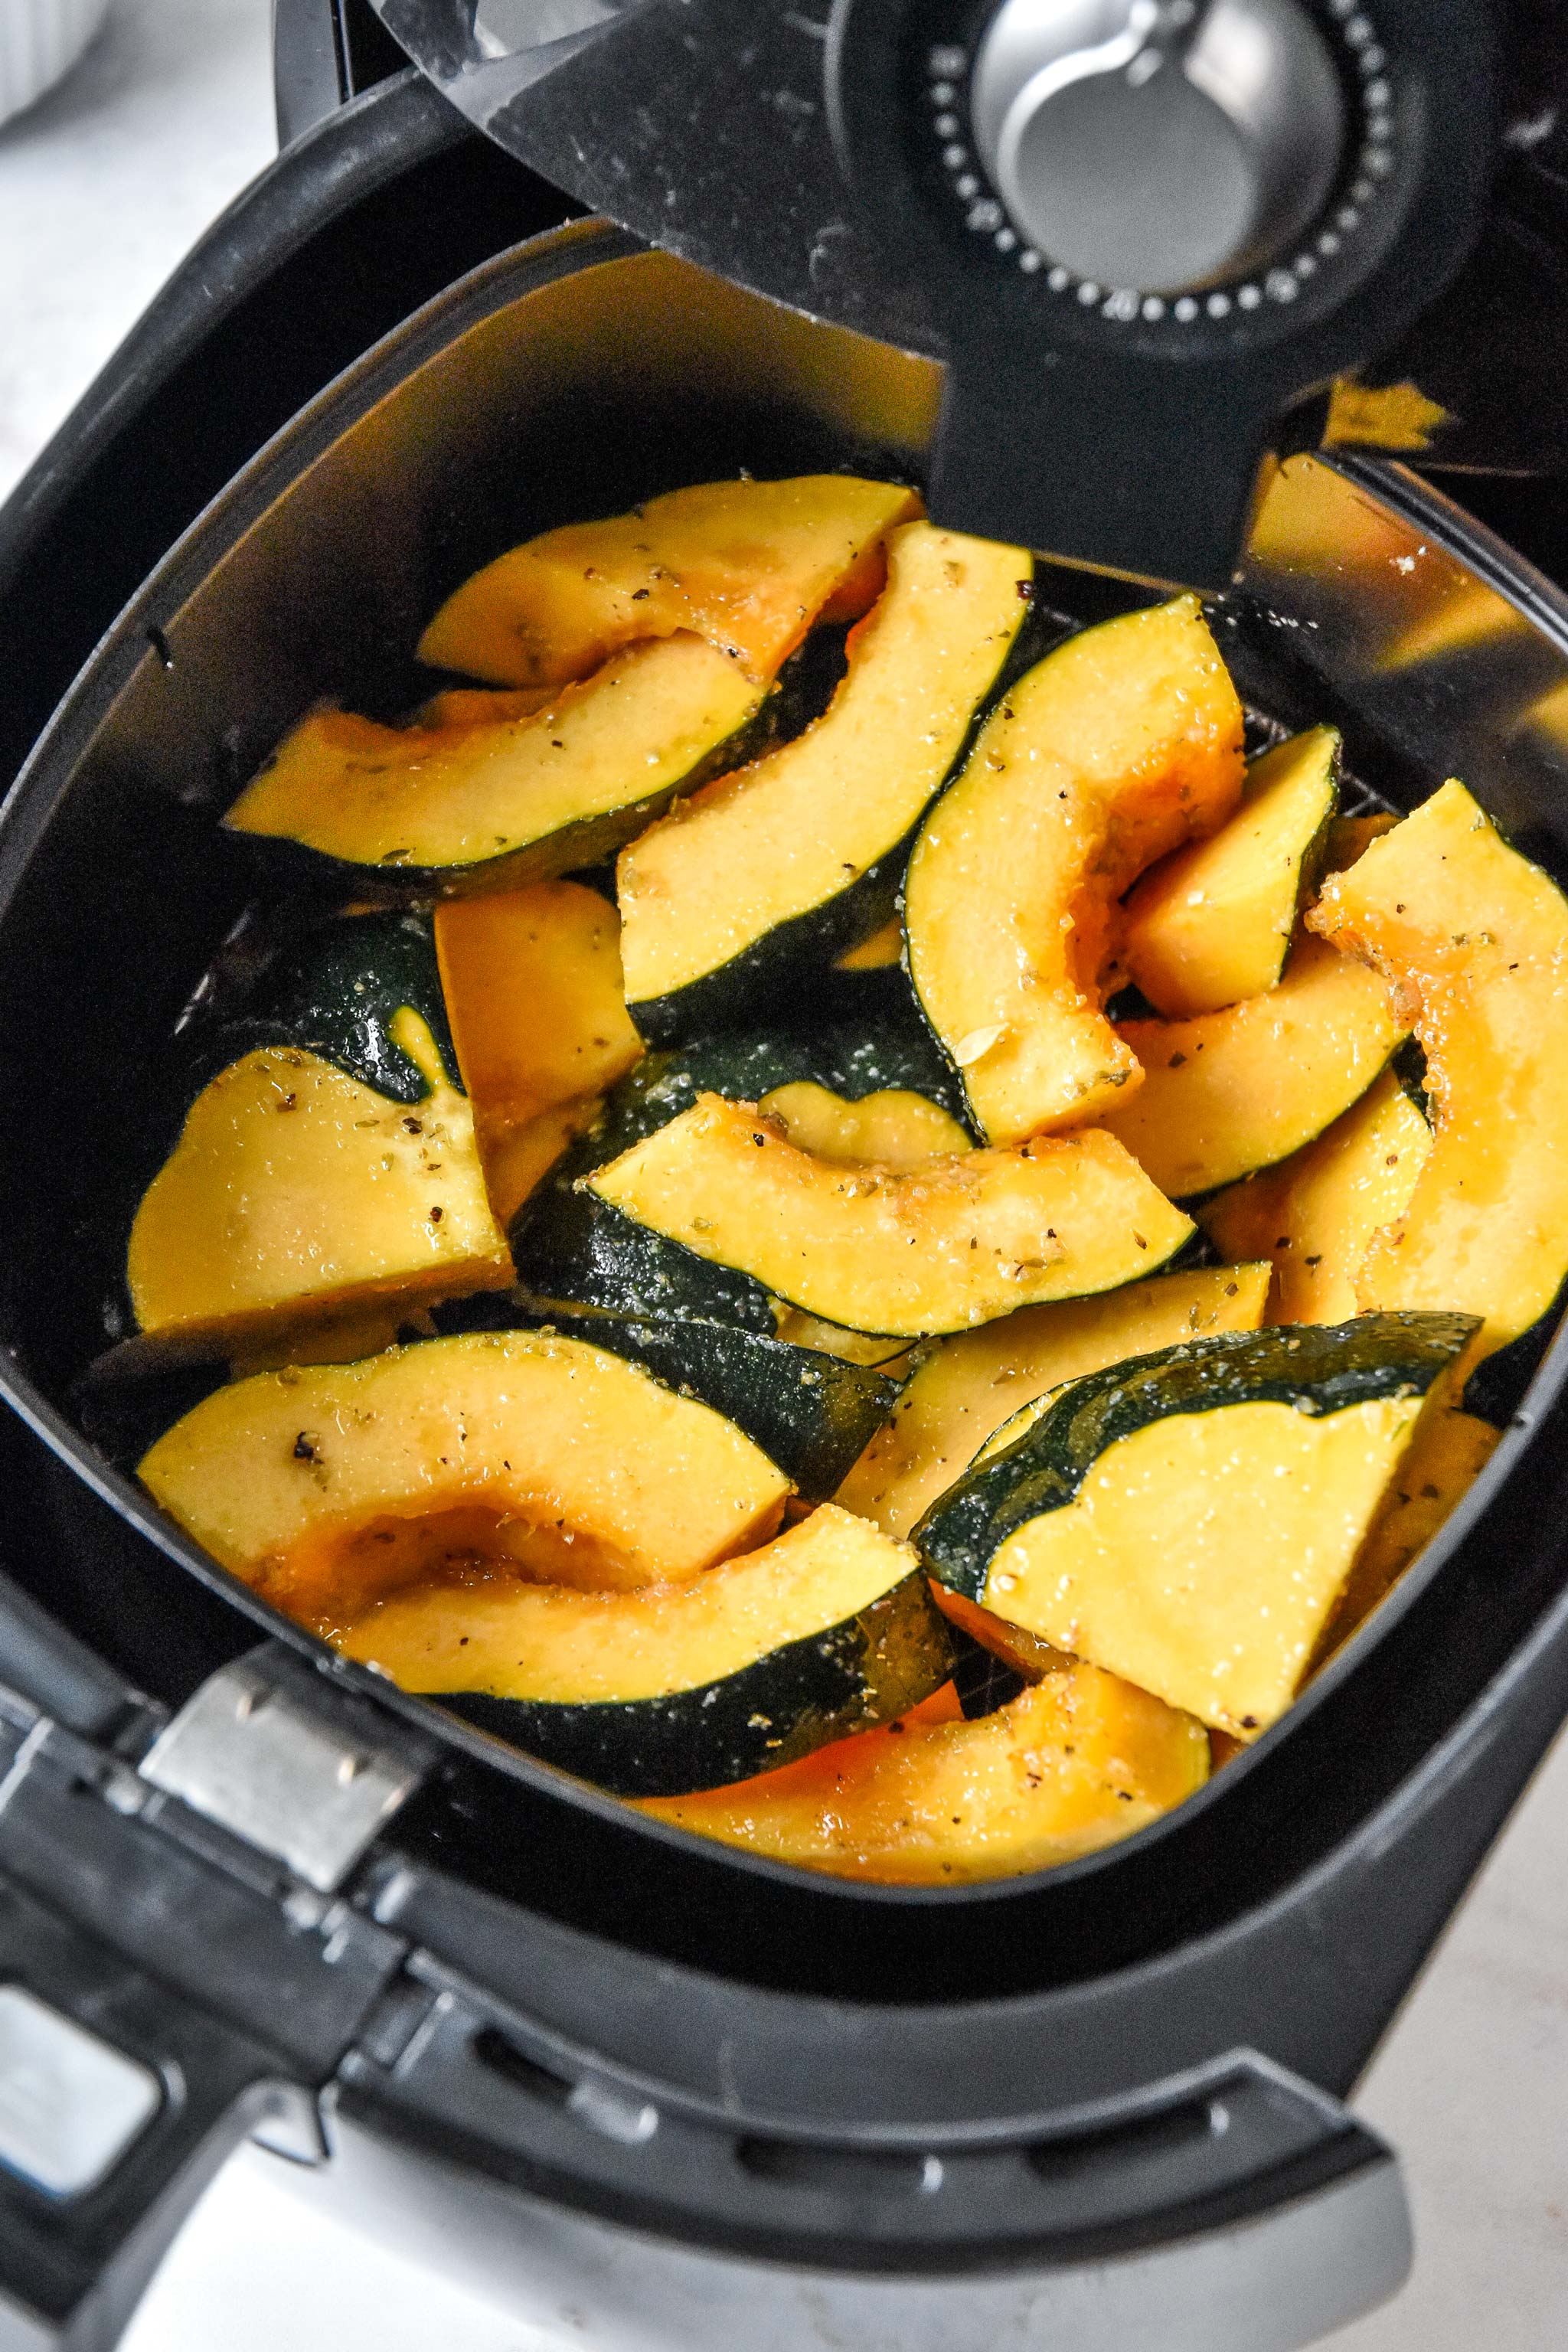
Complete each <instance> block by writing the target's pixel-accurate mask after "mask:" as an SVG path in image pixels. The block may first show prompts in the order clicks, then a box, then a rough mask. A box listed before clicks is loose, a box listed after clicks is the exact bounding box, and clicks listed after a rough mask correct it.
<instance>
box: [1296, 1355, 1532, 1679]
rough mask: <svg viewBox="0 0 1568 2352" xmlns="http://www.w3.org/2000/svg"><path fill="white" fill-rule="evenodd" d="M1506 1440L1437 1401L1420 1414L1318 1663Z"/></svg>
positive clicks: (1408, 1563) (1346, 1636)
mask: <svg viewBox="0 0 1568 2352" xmlns="http://www.w3.org/2000/svg"><path fill="white" fill-rule="evenodd" d="M1501 1442H1502V1432H1501V1430H1500V1429H1494V1428H1493V1427H1492V1425H1491V1423H1490V1422H1489V1421H1479V1420H1478V1419H1477V1418H1476V1416H1475V1414H1473V1413H1468V1412H1455V1411H1452V1410H1450V1409H1447V1408H1446V1407H1445V1406H1444V1405H1443V1404H1442V1403H1440V1402H1436V1403H1435V1404H1434V1406H1433V1408H1432V1410H1431V1411H1430V1412H1426V1413H1424V1414H1423V1415H1422V1418H1421V1423H1420V1426H1419V1427H1418V1428H1417V1430H1416V1432H1415V1437H1414V1439H1413V1440H1412V1441H1411V1445H1410V1450H1409V1452H1408V1453H1407V1454H1405V1459H1404V1461H1403V1462H1402V1463H1401V1464H1400V1465H1399V1467H1398V1469H1397V1470H1396V1471H1395V1472H1394V1478H1393V1482H1392V1483H1391V1485H1390V1486H1389V1489H1388V1492H1387V1493H1386V1494H1385V1495H1384V1498H1383V1503H1382V1507H1380V1509H1379V1511H1378V1514H1377V1517H1376V1518H1375V1519H1373V1523H1372V1526H1371V1527H1370V1528H1368V1530H1367V1535H1366V1540H1365V1542H1364V1543H1363V1545H1362V1548H1361V1549H1360V1551H1358V1552H1357V1554H1356V1557H1355V1565H1354V1567H1353V1568H1352V1570H1351V1572H1350V1575H1349V1577H1348V1578H1347V1580H1346V1582H1345V1588H1344V1591H1342V1593H1341V1595H1340V1597H1339V1601H1338V1602H1337V1604H1336V1605H1335V1608H1334V1612H1333V1615H1332V1616H1331V1618H1330V1619H1329V1622H1328V1623H1327V1625H1326V1626H1325V1627H1324V1629H1323V1634H1322V1638H1321V1641H1320V1643H1319V1645H1318V1651H1317V1654H1316V1656H1315V1657H1314V1659H1313V1661H1312V1664H1313V1668H1314V1669H1316V1668H1317V1667H1318V1666H1320V1665H1321V1664H1324V1663H1325V1662H1326V1660H1327V1659H1329V1658H1330V1657H1331V1656H1332V1655H1333V1654H1334V1652H1335V1651H1336V1650H1340V1649H1342V1648H1343V1647H1344V1644H1345V1643H1347V1642H1348V1641H1349V1640H1350V1637H1351V1635H1352V1633H1355V1632H1356V1630H1357V1629H1358V1627H1360V1626H1361V1625H1362V1624H1363V1623H1364V1622H1365V1621H1366V1619H1367V1618H1368V1617H1370V1616H1371V1614H1372V1612H1373V1610H1374V1609H1375V1608H1376V1607H1377V1605H1378V1603H1379V1601H1383V1600H1384V1599H1385V1598H1386V1597H1387V1595H1388V1594H1389V1593H1390V1592H1392V1591H1393V1590H1394V1586H1395V1585H1396V1584H1397V1583H1398V1581H1399V1580H1400V1578H1401V1577H1402V1576H1403V1575H1404V1573H1405V1570H1406V1569H1407V1568H1410V1567H1413V1566H1414V1565H1415V1561H1416V1560H1417V1559H1419V1558H1420V1556H1421V1554H1422V1553H1423V1552H1424V1551H1425V1550H1426V1547H1427V1545H1428V1544H1429V1543H1430V1542H1431V1540H1432V1538H1433V1537H1434V1536H1435V1535H1436V1533H1437V1531H1438V1529H1439V1528H1441V1527H1442V1526H1443V1525H1444V1523H1445V1522H1446V1521H1447V1519H1448V1518H1449V1517H1450V1516H1451V1515H1452V1514H1453V1513H1454V1512H1455V1511H1456V1510H1458V1507H1459V1505H1460V1504H1461V1503H1462V1502H1463V1501H1464V1499H1465V1496H1467V1495H1468V1493H1469V1491H1470V1488H1471V1487H1472V1486H1474V1485H1475V1483H1476V1480H1477V1479H1478V1478H1479V1476H1480V1475H1481V1472H1482V1471H1483V1470H1484V1469H1485V1468H1486V1466H1487V1464H1488V1463H1489V1461H1490V1460H1491V1458H1492V1455H1493V1454H1495V1453H1496V1452H1497V1449H1498V1447H1499V1445H1500V1444H1501Z"/></svg>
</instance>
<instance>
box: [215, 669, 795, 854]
mask: <svg viewBox="0 0 1568 2352" xmlns="http://www.w3.org/2000/svg"><path fill="white" fill-rule="evenodd" d="M761 700H762V689H761V688H759V687H758V686H757V685H756V684H755V682H754V681H753V680H752V679H751V678H750V677H748V676H747V675H746V673H745V672H744V671H743V670H742V668H741V667H740V665H739V664H738V663H735V662H731V661H727V660H726V659H725V658H724V656H723V655H722V654H719V653H715V651H714V650H713V648H712V646H710V645H709V644H708V643H707V642H706V640H705V639H703V638H701V637H698V636H692V635H680V636H671V637H666V638H662V639H658V640H656V641H654V642H652V643H649V644H644V645H635V646H628V647H626V648H624V649H623V650H622V651H621V652H619V653H617V654H616V656H614V658H613V659H612V660H610V661H609V662H607V663H606V664H605V667H604V668H603V669H601V670H599V671H597V672H596V673H595V676H594V677H591V678H588V679H587V680H586V681H585V682H584V684H582V685H581V686H571V687H564V688H562V690H561V692H560V693H559V694H558V695H555V696H554V697H552V699H551V701H550V702H549V703H548V704H547V705H546V707H545V708H544V709H542V710H537V711H534V712H532V713H531V714H529V715H526V716H524V717H521V718H513V719H495V720H491V721H489V722H488V723H476V724H469V723H465V724H461V725H458V726H451V725H448V726H447V727H444V728H439V729H430V728H422V727H412V728H402V727H379V726H376V725H374V722H373V721H371V720H369V719H356V718H353V717H349V716H347V715H346V714H344V713H343V712H341V711H333V710H318V711H313V712H312V713H311V714H310V717H309V718H307V719H302V720H301V721H300V725H299V726H298V727H297V728H295V730H294V731H293V733H292V734H291V735H289V736H288V737H286V738H285V740H284V741H283V742H282V743H280V744H279V748H278V750H277V751H276V752H275V753H274V755H273V758H272V761H271V764H270V765H269V766H268V767H266V768H264V769H263V770H262V772H261V773H260V775H258V777H257V778H256V780H255V782H253V783H251V784H248V785H247V787H246V789H245V791H244V792H243V793H241V794H240V796H239V798H238V800H237V802H236V803H235V804H234V806H233V807H232V808H231V809H230V811H229V813H228V814H227V816H226V817H225V819H224V823H225V824H226V826H227V827H228V828H229V829H230V831H232V832H236V833H245V834H258V835H267V836H268V837H269V838H274V839H279V840H284V841H291V842H298V843H300V844H301V845H303V846H304V847H305V848H307V849H313V850H317V851H319V852H320V853H321V854H322V855H323V856H328V857H335V858H341V859H342V860H343V861H345V862H346V863H348V864H350V865H353V866H364V867H368V868H374V869H375V870H376V871H377V872H378V873H383V874H385V873H392V874H395V873H396V872H397V871H398V870H399V869H400V868H404V867H409V868H415V869H420V868H424V869H429V868H436V869H439V870H440V871H441V872H442V874H443V877H445V878H446V879H447V880H448V881H450V882H451V883H453V884H461V883H463V882H464V881H465V880H467V881H468V882H472V881H475V880H478V881H479V883H480V884H484V883H488V882H491V881H493V880H494V879H495V878H496V875H495V872H494V870H492V869H494V868H496V867H497V866H498V864H500V863H501V862H504V869H505V872H506V874H507V875H508V877H510V878H512V879H516V880H526V879H529V878H531V877H533V876H534V875H550V874H553V873H557V872H559V871H561V869H562V867H563V865H574V864H575V865H581V864H582V863H584V859H585V858H586V857H588V856H602V855H603V854H604V852H605V849H606V848H615V847H616V846H617V845H618V844H619V843H620V842H622V841H624V840H625V839H626V834H627V832H628V831H630V830H632V829H634V828H635V826H636V825H637V824H639V823H640V822H642V818H641V817H640V815H637V814H633V815H631V816H630V817H627V816H626V814H625V813H626V812H627V811H631V812H639V811H641V810H643V809H644V807H645V805H646V803H647V802H649V801H653V800H657V799H658V797H659V795H660V794H662V793H673V792H678V791H679V790H681V789H682V788H683V787H684V786H685V785H687V784H688V783H689V782H695V781H696V780H697V777H698V776H699V775H700V773H701V772H702V771H703V767H704V764H705V763H706V762H707V761H709V759H710V755H711V754H712V753H713V752H714V751H717V750H718V748H719V747H720V746H721V744H724V743H727V742H728V741H729V740H730V738H731V736H732V735H734V734H735V733H736V732H737V730H739V729H740V728H742V726H744V724H745V722H746V720H747V719H750V718H751V717H752V713H753V712H754V711H755V710H756V709H757V707H758V705H759V703H760V702H761ZM617 824H619V828H620V829H619V830H618V831H617V830H616V826H617Z"/></svg>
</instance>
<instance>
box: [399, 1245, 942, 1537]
mask: <svg viewBox="0 0 1568 2352" xmlns="http://www.w3.org/2000/svg"><path fill="white" fill-rule="evenodd" d="M435 1319H436V1322H437V1327H438V1328H440V1329H441V1330H443V1331H448V1330H464V1331H473V1330H489V1331H494V1330H519V1329H521V1330H556V1331H560V1332H562V1333H563V1335H564V1336H565V1337H566V1338H567V1339H585V1340H587V1341H588V1342H589V1343H590V1344H591V1345H592V1346H594V1347H595V1348H607V1349H609V1350H610V1351H611V1353H612V1354H614V1355H617V1356H624V1357H626V1359H627V1360H628V1361H630V1362H632V1363H634V1364H640V1365H641V1366H642V1367H643V1369H644V1370H646V1371H648V1372H651V1373H652V1374H653V1376H654V1378H655V1379H656V1380H658V1381H663V1382H664V1383H665V1385H666V1386H667V1387H668V1388H672V1389H675V1390H677V1391H679V1394H681V1395H682V1396H689V1397H696V1398H697V1399H698V1400H699V1401H700V1402H701V1403H703V1404H707V1405H711V1406H712V1408H713V1410H714V1412H721V1413H722V1414H723V1415H724V1417H725V1419H726V1420H727V1421H732V1422H733V1423H734V1424H735V1426H736V1428H737V1429H741V1430H743V1431H744V1432H745V1433H746V1435H747V1436H748V1437H749V1438H751V1440H752V1443H753V1444H757V1445H760V1446H761V1447H762V1449H763V1453H764V1454H766V1455H767V1457H768V1459H769V1461H770V1462H776V1463H777V1465H778V1466H779V1468H780V1469H781V1470H782V1471H784V1473H785V1475H787V1476H788V1477H790V1478H793V1479H794V1481H795V1486H796V1487H797V1489H798V1490H799V1492H800V1493H801V1494H802V1495H803V1496H805V1500H806V1501H807V1502H809V1503H820V1502H826V1499H827V1498H828V1496H830V1495H832V1494H833V1493H834V1492H835V1491H836V1490H837V1487H838V1486H839V1485H840V1484H841V1482H842V1481H843V1479H844V1478H845V1476H846V1475H847V1473H848V1470H849V1468H850V1465H851V1464H853V1463H854V1462H856V1461H857V1460H858V1457H859V1455H860V1454H861V1453H862V1452H863V1451H864V1450H865V1448H866V1446H867V1445H868V1443H869V1442H870V1439H871V1436H872V1433H874V1432H875V1431H876V1430H878V1429H879V1428H880V1426H881V1424H882V1423H883V1422H884V1421H886V1419H887V1417H888V1415H889V1412H891V1411H892V1409H893V1406H894V1404H895V1402H897V1400H898V1394H899V1385H900V1384H899V1382H898V1381H889V1380H885V1379H884V1378H883V1376H882V1375H881V1373H879V1372H876V1371H873V1370H870V1369H869V1368H868V1366H866V1365H863V1364H847V1363H843V1362H841V1361H840V1360H839V1359H838V1358H837V1357H836V1356H825V1355H822V1354H820V1353H819V1352H818V1351H817V1350H816V1349H814V1348H796V1347H792V1346H790V1345H789V1344H788V1343H787V1342H786V1341H784V1340H783V1339H771V1338H768V1337H765V1336H764V1335H763V1333H761V1332H758V1331H746V1330H738V1329H735V1328H733V1327H731V1326H727V1325H724V1324H721V1323H710V1322H699V1321H695V1320H686V1319H674V1318H671V1319H668V1320H665V1321H660V1322H650V1321H648V1320H647V1319H646V1318H642V1319H638V1318H632V1317H628V1316H621V1315H616V1314H612V1313H608V1312H605V1311H603V1310H601V1311H597V1312H595V1310H594V1309H593V1308H584V1307H582V1306H580V1305H572V1304H569V1303H565V1304H563V1302H561V1301H558V1300H549V1299H539V1298H529V1297H523V1296H521V1295H520V1294H519V1293H517V1292H515V1291H502V1292H490V1293H481V1294H480V1295H479V1296H478V1297H472V1298H465V1299H455V1300H454V1301H453V1302H452V1303H451V1305H450V1306H449V1307H438V1308H437V1310H436V1318H435Z"/></svg>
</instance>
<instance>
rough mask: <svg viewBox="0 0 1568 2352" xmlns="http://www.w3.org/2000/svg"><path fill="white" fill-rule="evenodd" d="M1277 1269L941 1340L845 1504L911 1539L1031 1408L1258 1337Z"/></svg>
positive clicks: (1243, 1271)
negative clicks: (1104, 1372)
mask: <svg viewBox="0 0 1568 2352" xmlns="http://www.w3.org/2000/svg"><path fill="white" fill-rule="evenodd" d="M1269 1273H1270V1269H1269V1267H1268V1265H1226V1266H1205V1267H1203V1268H1201V1269H1199V1270H1197V1271H1195V1272H1194V1273H1191V1274H1163V1275H1157V1276H1154V1278H1153V1279H1152V1281H1149V1282H1132V1283H1129V1284H1128V1286H1127V1287H1126V1288H1125V1289H1124V1290H1112V1291H1108V1292H1106V1293H1105V1294H1103V1295H1102V1296H1101V1297H1098V1298H1073V1299H1064V1300H1062V1301H1061V1302H1060V1303H1059V1304H1058V1305H1057V1306H1054V1307H1022V1308H1020V1310H1019V1311H1018V1313H1017V1314H1016V1315H1009V1316H1006V1317H1005V1318H1003V1320H1001V1321H1000V1322H996V1323H987V1324H985V1325H984V1327H983V1328H981V1329H980V1330H978V1331H963V1332H960V1333H959V1334H958V1335H957V1336H956V1337H955V1338H953V1339H943V1340H941V1341H940V1342H939V1343H938V1344H937V1345H936V1346H935V1347H933V1348H932V1349H931V1351H930V1353H929V1354H928V1355H926V1356H925V1358H924V1360H922V1361H921V1363H920V1364H919V1365H918V1366H917V1367H916V1370H914V1372H913V1373H912V1375H911V1376H910V1380H909V1381H908V1382H907V1384H906V1386H905V1388H904V1391H903V1394H902V1395H901V1396H900V1399H899V1402H898V1403H897V1405H896V1406H895V1407H894V1409H893V1412H892V1413H891V1415H890V1416H889V1419H888V1420H887V1421H886V1422H885V1423H883V1425H882V1427H881V1428H880V1429H879V1430H878V1432H877V1433H876V1435H875V1436H874V1437H873V1438H872V1440H871V1442H870V1444H868V1446H867V1448H866V1451H865V1453H864V1454H862V1455H861V1456H860V1459H859V1460H858V1462H857V1463H856V1465H855V1466H854V1468H853V1469H852V1470H851V1471H850V1473H849V1475H848V1476H847V1478H846V1479H845V1481H844V1484H843V1486H841V1487H840V1488H839V1490H838V1497H837V1499H838V1500H839V1502H841V1503H842V1504H843V1505H844V1507H845V1508H846V1509H847V1510H851V1511H858V1512H859V1513H860V1515H861V1517H863V1518H868V1519H870V1520H872V1521H874V1522H875V1524H876V1525H877V1526H878V1527H879V1528H882V1529H883V1530H884V1531H885V1532H886V1533H887V1534H888V1535H890V1536H907V1535H908V1534H909V1532H910V1528H912V1527H913V1526H914V1524H915V1522H916V1520H917V1519H919V1518H920V1517H921V1515H922V1513H924V1512H925V1511H927V1510H929V1509H930V1507H931V1505H932V1504H933V1503H934V1502H935V1501H936V1499H937V1497H938V1496H940V1495H942V1494H943V1493H945V1491H946V1490H947V1488H948V1487H949V1486H952V1483H953V1481H954V1479H955V1478H957V1476H958V1475H959V1474H960V1472H961V1471H963V1469H964V1468H965V1467H966V1466H967V1465H968V1464H970V1463H971V1462H973V1459H974V1456H975V1454H977V1453H978V1452H979V1450H980V1448H981V1447H982V1446H983V1445H984V1443H985V1441H986V1439H987V1438H989V1437H990V1436H992V1435H993V1434H994V1432H995V1431H997V1430H999V1429H1000V1428H1001V1427H1002V1425H1003V1423H1005V1422H1006V1421H1008V1420H1009V1419H1010V1418H1011V1417H1012V1415H1013V1414H1014V1413H1016V1412H1018V1411H1019V1409H1020V1407H1022V1406H1024V1405H1026V1404H1028V1403H1031V1402H1033V1401H1034V1399H1035V1398H1037V1397H1042V1396H1045V1395H1047V1393H1048V1392H1049V1391H1052V1390H1054V1389H1058V1388H1059V1387H1060V1386H1061V1385H1062V1383H1063V1382H1064V1381H1074V1380H1080V1379H1082V1378H1083V1376H1084V1375H1085V1374H1086V1373H1088V1372H1097V1371H1100V1370H1101V1369H1102V1368H1103V1367H1104V1366H1105V1365H1107V1364H1115V1363H1120V1362H1121V1361H1123V1360H1124V1359H1126V1358H1127V1357H1130V1356H1146V1355H1150V1354H1152V1353H1153V1352H1154V1351H1155V1350H1156V1349H1161V1348H1173V1347H1174V1346H1175V1345H1176V1344H1177V1342H1178V1341H1179V1340H1183V1339H1199V1338H1202V1337H1203V1336H1204V1335H1205V1333H1207V1332H1210V1331H1255V1330H1256V1329H1257V1328H1258V1325H1259V1324H1260V1323H1261V1322H1262V1320H1263V1310H1264V1307H1265V1306H1266V1305H1267V1303H1268V1284H1269Z"/></svg>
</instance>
